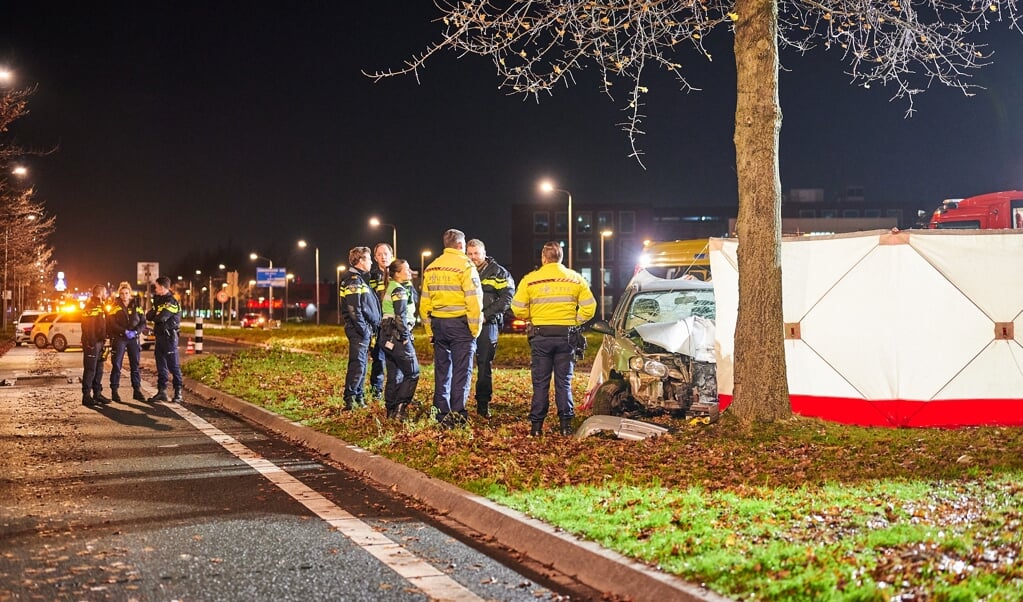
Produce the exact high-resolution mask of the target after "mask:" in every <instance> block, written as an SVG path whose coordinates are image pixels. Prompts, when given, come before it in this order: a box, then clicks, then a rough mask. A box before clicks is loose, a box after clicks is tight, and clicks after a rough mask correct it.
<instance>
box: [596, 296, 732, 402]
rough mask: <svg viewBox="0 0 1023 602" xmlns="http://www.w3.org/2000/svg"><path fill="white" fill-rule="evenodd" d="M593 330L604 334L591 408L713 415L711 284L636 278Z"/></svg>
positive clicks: (714, 400)
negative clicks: (608, 315)
mask: <svg viewBox="0 0 1023 602" xmlns="http://www.w3.org/2000/svg"><path fill="white" fill-rule="evenodd" d="M593 330H596V331H598V332H601V333H603V334H604V335H605V336H604V340H603V342H602V344H601V349H600V351H599V352H598V357H597V358H596V359H595V362H594V370H593V374H591V387H590V388H589V391H590V393H589V394H588V400H587V404H589V405H590V406H591V407H592V408H593V411H594V413H595V414H610V415H614V416H624V417H628V418H640V417H644V416H655V415H662V414H668V415H671V416H673V417H677V418H687V419H695V420H700V421H704V422H710V421H714V420H716V419H717V418H718V416H719V413H720V409H719V404H718V397H717V370H716V364H715V359H716V358H715V355H714V303H713V288H712V285H711V284H709V283H703V282H680V281H678V280H665V279H659V278H651V279H648V280H640V281H639V282H637V283H636V284H635V285H630V287H628V288H627V290H626V294H625V295H624V296H623V298H622V301H621V303H620V305H619V307H617V308H616V309H615V312H614V315H613V316H612V319H611V321H610V322H603V321H599V322H597V323H595V324H594V325H593Z"/></svg>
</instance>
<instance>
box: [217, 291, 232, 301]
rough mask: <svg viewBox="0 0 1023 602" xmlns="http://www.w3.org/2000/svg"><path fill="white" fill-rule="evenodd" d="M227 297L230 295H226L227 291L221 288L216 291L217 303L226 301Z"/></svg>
mask: <svg viewBox="0 0 1023 602" xmlns="http://www.w3.org/2000/svg"><path fill="white" fill-rule="evenodd" d="M228 299H230V297H228V295H227V291H225V290H223V289H221V290H219V291H217V303H227V300H228Z"/></svg>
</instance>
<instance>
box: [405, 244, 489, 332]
mask: <svg viewBox="0 0 1023 602" xmlns="http://www.w3.org/2000/svg"><path fill="white" fill-rule="evenodd" d="M482 308H483V289H482V287H481V286H480V275H479V273H478V272H477V271H476V266H475V265H473V263H472V262H471V261H469V258H468V257H466V255H465V253H463V252H461V251H459V250H458V249H444V252H443V253H441V255H440V257H438V258H437V259H435V260H433V263H431V264H430V265H429V266H427V267H426V269H425V270H424V271H423V293H422V296H421V298H420V299H419V315H420V316H421V317H422V318H423V326H425V327H426V335H427V336H433V326H432V325H431V324H430V319H431V318H460V317H462V316H465V319H466V321H467V322H468V323H469V330H470V332H472V336H473V337H477V336H479V334H480V330H481V329H482V328H483V322H482V321H481V319H480V318H481V315H482Z"/></svg>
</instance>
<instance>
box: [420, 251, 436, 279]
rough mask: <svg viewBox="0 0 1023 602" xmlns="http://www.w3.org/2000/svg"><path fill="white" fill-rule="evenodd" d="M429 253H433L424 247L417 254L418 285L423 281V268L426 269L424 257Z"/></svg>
mask: <svg viewBox="0 0 1023 602" xmlns="http://www.w3.org/2000/svg"><path fill="white" fill-rule="evenodd" d="M431 255H433V251H431V250H430V249H425V250H423V252H422V253H420V254H419V285H420V286H422V282H423V270H425V269H426V267H425V266H426V258H427V257H430V256H431Z"/></svg>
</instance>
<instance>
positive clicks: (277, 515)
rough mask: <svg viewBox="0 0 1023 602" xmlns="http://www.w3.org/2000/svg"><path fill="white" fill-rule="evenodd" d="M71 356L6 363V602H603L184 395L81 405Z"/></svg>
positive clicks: (1, 545) (0, 537)
mask: <svg viewBox="0 0 1023 602" xmlns="http://www.w3.org/2000/svg"><path fill="white" fill-rule="evenodd" d="M216 345H220V344H216ZM206 346H207V347H206V348H207V349H208V350H209V349H210V346H211V342H209V341H207V342H206ZM144 355H148V354H145V353H144ZM81 357H82V356H81V353H80V352H68V353H56V352H55V351H53V350H42V351H40V350H37V349H35V348H34V347H20V348H15V349H12V350H10V351H8V352H7V353H6V354H5V355H3V357H0V379H2V382H3V386H0V441H2V442H3V445H2V448H0V450H2V451H0V503H2V510H3V512H2V517H0V601H3V600H21V599H47V600H56V599H74V600H317V599H332V600H444V599H447V600H538V599H540V600H559V599H560V600H565V599H590V598H599V597H600V594H599V592H595V591H593V590H590V589H587V588H586V587H584V586H581V585H579V584H577V583H574V582H573V581H572V580H571V579H569V578H567V577H562V576H553V577H551V576H549V575H544V574H543V569H542V568H541V567H533V566H530V565H529V564H528V561H526V563H525V564H522V563H519V561H518V560H517V559H516V558H515V557H514V555H513V554H512V553H508V552H507V551H505V550H502V549H499V548H498V547H496V546H492V545H490V544H487V543H485V542H482V541H480V540H479V539H476V538H474V537H473V534H472V533H467V532H465V531H464V530H460V529H459V528H457V527H456V526H455V525H452V524H449V523H448V522H445V521H444V520H443V519H439V520H438V519H435V518H432V517H430V516H429V515H428V514H427V513H425V512H423V511H420V509H418V508H416V507H415V506H414V504H411V503H410V502H407V501H406V500H404V499H403V498H400V497H399V496H395V495H391V494H390V492H386V491H381V490H380V489H378V488H377V487H376V486H375V485H373V484H371V483H369V482H367V481H365V480H363V479H362V478H361V477H359V476H357V475H355V474H353V473H350V472H347V471H345V470H342V469H339V468H337V467H335V466H331V465H329V464H328V463H326V462H325V461H324V460H323V459H322V458H319V457H317V456H316V455H314V454H313V453H311V452H309V451H307V450H304V449H300V448H296V447H295V446H293V445H291V444H290V443H288V442H286V441H284V440H282V439H280V438H278V437H277V436H275V435H273V434H271V433H269V432H266V431H263V430H260V429H259V428H257V427H255V426H253V425H251V424H250V423H248V422H244V421H242V420H240V419H238V418H236V417H234V416H232V415H229V414H225V413H222V412H220V411H218V410H216V409H213V408H210V407H206V406H201V405H197V404H191V403H187V402H188V397H189V396H188V395H186V404H184V405H178V404H148V403H140V402H134V401H130V400H129V401H128V402H126V403H116V404H112V405H110V406H107V407H103V408H98V409H92V408H86V407H84V406H82V405H81V403H80V399H81V385H80V383H79V381H78V376H79V375H80V373H81ZM126 380H127V375H125V376H124V377H122V381H126ZM145 380H147V381H148V384H147V385H145V387H144V390H145V391H146V393H147V394H152V393H153V392H154V390H153V389H154V386H153V384H152V383H153V382H154V381H155V378H154V377H153V375H152V374H149V375H148V378H146V379H145ZM122 384H126V383H122ZM128 392H129V393H130V389H128ZM122 393H124V391H122Z"/></svg>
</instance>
